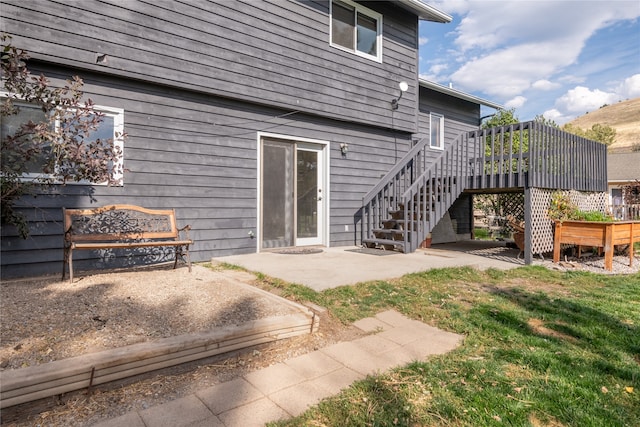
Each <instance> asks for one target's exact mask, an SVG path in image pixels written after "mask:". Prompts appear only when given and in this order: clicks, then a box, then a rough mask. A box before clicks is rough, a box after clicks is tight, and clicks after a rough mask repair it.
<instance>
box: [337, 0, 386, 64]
mask: <svg viewBox="0 0 640 427" xmlns="http://www.w3.org/2000/svg"><path fill="white" fill-rule="evenodd" d="M339 1H340V2H342V3H344V4H347V5H349V6H352V7H353V8H354V9H355V10H356V16H357V13H358V12H360V13H362V14H363V15H367V16H369V17H370V18H373V19H375V20H376V23H377V28H376V33H377V36H376V46H377V47H378V49H377V52H376V53H377V55H369V54H366V53H364V52H360V51H359V50H358V49H356V46H353V49H349V48H346V47H344V46H341V45H339V44H335V43H333V2H334V0H330V1H329V45H330V46H331V47H334V48H336V49H340V50H342V51H344V52H349V53H352V54H355V55H357V56H360V57H362V58H367V59H371V60H373V61H376V62H380V63H382V14H380V13H378V12H374V11H373V10H371V9H369V8H367V7H364V6H362V5H361V4H358V3H354V2H352V1H351V0H339ZM354 31H357V27H356V28H354ZM354 43H357V34H354Z"/></svg>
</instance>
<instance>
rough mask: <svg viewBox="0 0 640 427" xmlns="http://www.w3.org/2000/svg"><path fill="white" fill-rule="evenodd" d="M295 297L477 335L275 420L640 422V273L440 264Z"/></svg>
mask: <svg viewBox="0 0 640 427" xmlns="http://www.w3.org/2000/svg"><path fill="white" fill-rule="evenodd" d="M277 285H278V287H279V291H281V292H282V293H283V294H284V295H286V296H288V297H289V298H292V299H296V300H300V301H302V300H305V301H313V302H315V303H317V304H320V305H323V306H325V307H327V308H328V309H329V310H330V312H331V313H332V314H333V315H334V316H337V317H338V318H339V319H341V320H342V321H343V322H345V323H350V322H353V321H354V320H357V319H360V318H364V317H368V316H372V315H374V314H375V313H377V312H380V311H382V310H386V309H389V308H393V309H396V310H398V311H400V312H401V313H403V314H405V315H407V316H408V317H411V318H414V319H419V320H422V321H424V322H426V323H429V324H431V325H434V326H438V327H440V328H442V329H445V330H448V331H453V332H457V333H460V334H463V335H464V336H465V340H464V343H463V345H462V346H460V347H459V348H458V349H456V350H454V351H453V352H450V353H448V354H446V355H443V356H438V357H432V358H430V359H428V360H426V361H424V362H415V363H413V364H410V365H408V366H404V367H401V368H398V369H396V370H393V371H391V372H389V373H386V374H384V375H381V376H376V377H368V378H366V379H364V380H362V381H359V382H357V383H355V384H353V385H352V386H351V387H350V388H348V389H346V390H344V391H343V392H342V393H340V394H339V395H337V396H334V397H332V398H329V399H327V400H325V401H323V402H322V403H320V404H319V405H318V406H316V407H314V408H312V409H310V410H309V411H307V412H306V413H305V414H303V415H301V416H300V417H298V418H295V419H292V420H288V421H282V422H279V423H274V424H272V425H274V426H282V427H284V426H395V425H400V426H451V425H453V426H493V425H495V426H498V425H515V426H529V425H531V426H540V425H552V426H637V425H639V424H640V421H639V420H640V275H634V276H605V275H595V274H590V273H581V272H566V273H560V272H555V271H551V270H547V269H544V268H540V267H525V268H519V269H515V270H511V271H499V270H487V271H485V272H481V271H478V270H474V269H471V268H455V269H439V270H431V271H428V272H425V273H418V274H410V275H407V276H404V277H403V278H401V279H398V280H395V281H391V282H386V281H374V282H367V283H361V284H358V285H355V286H349V287H341V288H337V289H330V290H327V291H324V292H322V293H317V292H314V291H311V290H309V289H308V288H305V287H303V286H297V285H289V284H286V283H282V282H278V283H277Z"/></svg>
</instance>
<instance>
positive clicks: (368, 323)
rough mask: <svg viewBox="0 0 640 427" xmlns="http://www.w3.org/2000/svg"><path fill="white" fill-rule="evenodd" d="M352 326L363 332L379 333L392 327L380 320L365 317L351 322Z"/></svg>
mask: <svg viewBox="0 0 640 427" xmlns="http://www.w3.org/2000/svg"><path fill="white" fill-rule="evenodd" d="M353 326H355V327H356V328H358V329H361V330H363V331H364V332H380V331H386V330H387V329H390V328H391V327H392V326H391V325H389V324H388V323H384V322H383V321H382V320H379V319H376V318H374V317H366V318H364V319H360V320H356V321H355V322H353Z"/></svg>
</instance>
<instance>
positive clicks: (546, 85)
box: [531, 79, 561, 91]
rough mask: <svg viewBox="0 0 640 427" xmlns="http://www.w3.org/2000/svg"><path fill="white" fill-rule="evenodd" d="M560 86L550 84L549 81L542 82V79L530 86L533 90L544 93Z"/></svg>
mask: <svg viewBox="0 0 640 427" xmlns="http://www.w3.org/2000/svg"><path fill="white" fill-rule="evenodd" d="M560 86H561V85H560V84H559V83H552V82H550V81H549V80H544V79H543V80H538V81H536V82H533V84H532V85H531V87H532V88H533V89H538V90H545V91H546V90H553V89H557V88H559V87H560Z"/></svg>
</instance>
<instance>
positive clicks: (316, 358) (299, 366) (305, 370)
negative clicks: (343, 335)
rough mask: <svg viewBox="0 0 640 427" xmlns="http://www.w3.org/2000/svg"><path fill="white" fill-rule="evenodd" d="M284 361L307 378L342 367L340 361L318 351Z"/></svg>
mask: <svg viewBox="0 0 640 427" xmlns="http://www.w3.org/2000/svg"><path fill="white" fill-rule="evenodd" d="M284 363H285V364H287V366H290V367H291V368H292V369H293V370H295V371H296V372H298V373H299V374H300V375H302V377H304V378H305V379H307V380H310V379H313V378H317V377H319V376H321V375H325V374H328V373H330V372H334V371H336V370H338V369H341V368H342V367H343V366H342V364H341V363H339V362H338V361H336V360H335V359H333V358H331V357H329V356H327V355H326V354H324V353H321V352H319V351H314V352H312V353H308V354H303V355H302V356H298V357H295V358H293V359H290V360H287V361H285V362H284Z"/></svg>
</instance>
